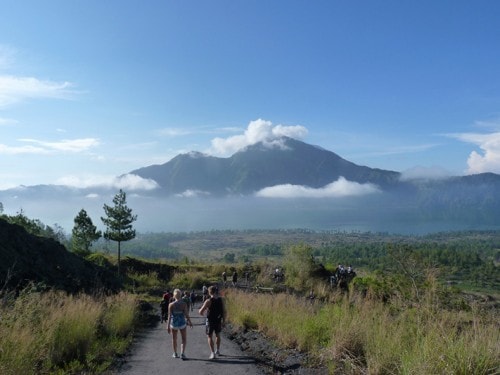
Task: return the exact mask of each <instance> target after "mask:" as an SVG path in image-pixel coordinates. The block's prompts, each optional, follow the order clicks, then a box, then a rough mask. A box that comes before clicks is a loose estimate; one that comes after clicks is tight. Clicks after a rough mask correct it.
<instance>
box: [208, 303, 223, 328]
mask: <svg viewBox="0 0 500 375" xmlns="http://www.w3.org/2000/svg"><path fill="white" fill-rule="evenodd" d="M223 313H224V308H223V306H222V298H220V297H219V298H212V302H211V303H210V308H209V309H208V314H207V319H208V320H209V321H210V322H214V321H219V320H220V319H222V316H223Z"/></svg>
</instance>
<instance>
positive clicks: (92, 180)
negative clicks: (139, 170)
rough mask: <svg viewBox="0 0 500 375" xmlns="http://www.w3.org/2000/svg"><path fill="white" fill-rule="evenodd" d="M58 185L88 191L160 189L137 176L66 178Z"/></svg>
mask: <svg viewBox="0 0 500 375" xmlns="http://www.w3.org/2000/svg"><path fill="white" fill-rule="evenodd" d="M56 184H57V185H64V186H68V187H74V188H80V189H88V188H109V189H123V190H153V189H156V188H158V183H157V182H156V181H154V180H151V179H145V178H142V177H139V176H137V175H135V174H125V175H122V176H118V177H116V176H86V177H79V176H65V177H61V178H59V179H58V180H57V181H56Z"/></svg>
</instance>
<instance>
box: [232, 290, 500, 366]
mask: <svg viewBox="0 0 500 375" xmlns="http://www.w3.org/2000/svg"><path fill="white" fill-rule="evenodd" d="M226 298H227V300H228V310H229V317H230V320H231V321H232V322H233V324H236V325H241V326H246V327H247V328H250V329H258V330H259V331H261V332H262V333H264V334H265V335H267V336H269V337H270V338H272V339H274V340H276V341H278V342H280V343H281V344H282V345H283V346H286V347H294V348H297V349H299V350H303V351H308V352H310V353H311V355H313V357H315V359H316V362H317V363H322V364H324V365H327V366H328V367H329V368H330V369H331V371H332V372H333V373H343V374H365V373H369V374H430V373H434V374H496V373H498V371H499V368H500V367H499V366H500V346H499V342H500V329H499V328H500V324H499V322H498V319H497V318H498V314H496V312H491V311H490V312H484V311H479V310H472V311H470V312H465V311H447V310H441V309H436V308H435V307H434V306H432V307H431V308H430V307H429V306H419V307H414V308H406V309H395V308H393V307H392V306H391V305H387V304H383V303H382V302H378V301H373V300H369V299H356V301H357V302H356V303H352V300H351V301H349V299H348V298H344V299H342V300H341V301H339V302H337V303H335V304H331V303H328V304H321V305H320V304H317V303H316V304H310V303H308V302H306V301H305V300H304V299H298V298H296V297H294V296H291V295H284V294H279V295H256V294H246V293H242V292H238V291H230V293H228V294H227V297H226ZM249 323H250V324H249Z"/></svg>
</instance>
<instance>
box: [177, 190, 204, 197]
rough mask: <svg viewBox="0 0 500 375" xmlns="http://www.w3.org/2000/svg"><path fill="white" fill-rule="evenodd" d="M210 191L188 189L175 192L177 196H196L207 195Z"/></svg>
mask: <svg viewBox="0 0 500 375" xmlns="http://www.w3.org/2000/svg"><path fill="white" fill-rule="evenodd" d="M208 195H210V193H208V192H206V191H201V190H193V189H188V190H186V191H184V192H182V193H180V194H175V196H176V197H178V198H196V197H199V196H208Z"/></svg>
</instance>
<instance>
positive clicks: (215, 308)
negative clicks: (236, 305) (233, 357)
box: [160, 285, 226, 359]
mask: <svg viewBox="0 0 500 375" xmlns="http://www.w3.org/2000/svg"><path fill="white" fill-rule="evenodd" d="M207 292H208V296H209V297H208V298H206V299H205V298H204V299H203V304H202V306H201V308H200V309H199V310H198V312H199V314H200V315H206V334H207V339H208V346H209V348H210V357H209V359H215V358H216V357H217V356H218V355H220V343H221V338H220V332H221V331H222V327H223V325H224V324H225V321H226V308H225V306H224V302H223V300H222V298H221V297H220V296H219V290H218V288H217V286H215V285H212V286H210V287H208V288H207ZM184 296H185V297H184V298H183V294H182V292H181V290H180V289H175V290H174V292H173V294H172V295H170V293H169V292H168V291H167V292H166V293H165V294H164V295H163V300H162V302H161V303H160V307H161V322H162V323H163V322H164V321H165V322H167V331H168V333H169V334H171V335H172V348H173V351H174V352H173V354H172V357H174V358H182V359H186V354H185V351H186V341H187V332H186V328H187V326H188V325H189V326H190V327H191V328H193V323H192V322H191V318H190V316H189V311H190V310H191V311H193V308H194V307H193V306H194V300H195V297H196V296H195V295H194V291H193V292H191V294H190V293H189V292H185V293H184ZM165 301H166V302H165ZM179 332H180V335H181V348H180V349H181V351H180V355H179V352H178V351H177V336H178V333H179ZM214 334H215V342H214V339H213V336H214Z"/></svg>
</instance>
